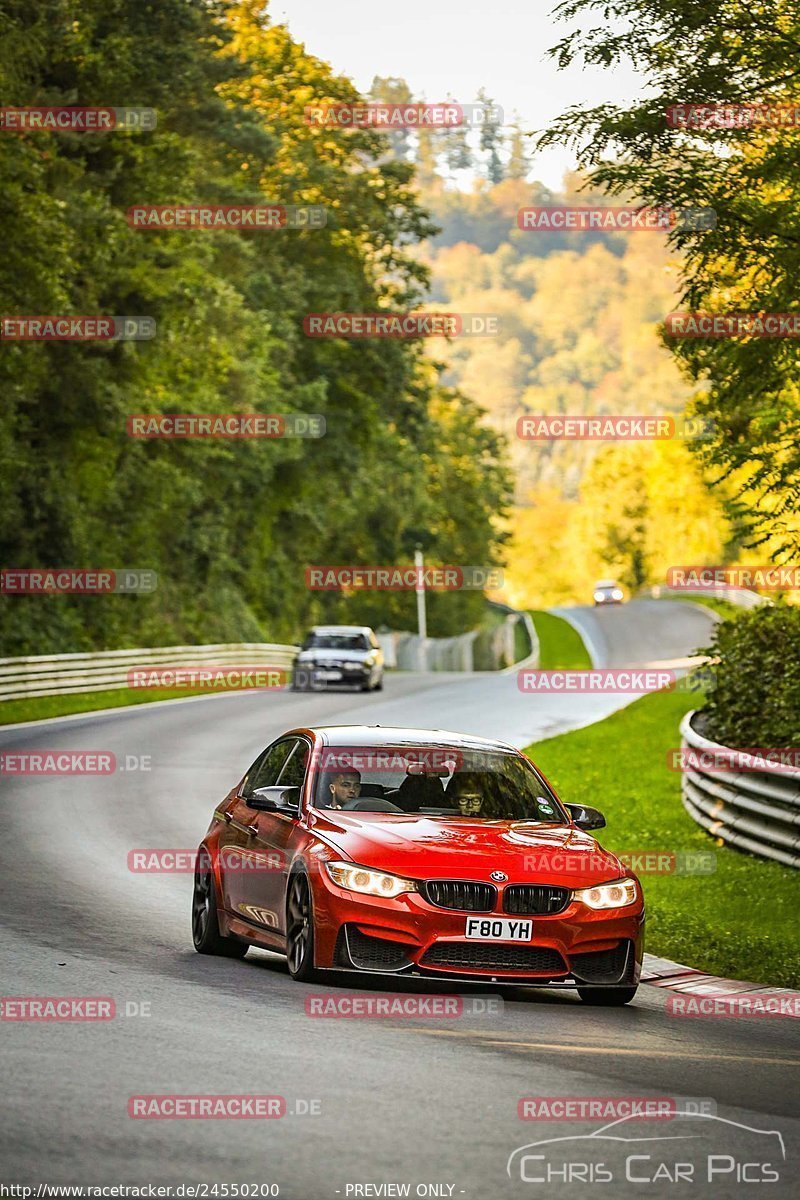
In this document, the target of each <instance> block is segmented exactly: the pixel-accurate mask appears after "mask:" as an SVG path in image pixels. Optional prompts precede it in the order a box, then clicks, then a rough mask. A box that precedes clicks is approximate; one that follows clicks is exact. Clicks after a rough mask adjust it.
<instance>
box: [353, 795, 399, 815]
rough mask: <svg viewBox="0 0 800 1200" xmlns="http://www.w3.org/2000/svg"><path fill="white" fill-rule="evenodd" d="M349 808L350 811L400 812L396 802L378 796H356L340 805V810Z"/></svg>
mask: <svg viewBox="0 0 800 1200" xmlns="http://www.w3.org/2000/svg"><path fill="white" fill-rule="evenodd" d="M347 810H349V811H350V812H398V813H401V812H402V811H403V810H402V808H398V807H397V805H396V804H392V802H391V800H383V799H382V798H381V797H380V796H357V797H356V799H355V800H348V801H347V802H346V803H345V804H343V805H342V809H341V811H342V812H345V811H347Z"/></svg>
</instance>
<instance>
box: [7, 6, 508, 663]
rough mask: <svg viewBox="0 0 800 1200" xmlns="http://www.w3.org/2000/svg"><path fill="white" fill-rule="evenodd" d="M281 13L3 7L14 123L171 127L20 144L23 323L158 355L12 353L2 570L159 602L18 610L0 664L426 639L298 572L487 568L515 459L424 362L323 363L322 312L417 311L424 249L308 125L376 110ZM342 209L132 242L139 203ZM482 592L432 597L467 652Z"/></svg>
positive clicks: (12, 348) (377, 349)
mask: <svg viewBox="0 0 800 1200" xmlns="http://www.w3.org/2000/svg"><path fill="white" fill-rule="evenodd" d="M263 10H264V6H263V5H262V4H260V3H253V2H250V0H248V2H246V3H241V4H215V5H208V4H206V3H201V2H200V0H160V2H159V4H157V5H146V6H141V5H136V4H133V5H132V4H129V3H127V2H126V0H41V2H40V3H38V4H36V5H30V4H27V3H22V2H18V0H12V2H11V3H8V4H4V5H3V7H2V11H0V81H1V82H2V93H3V95H4V96H5V97H6V98H7V100H8V98H10V97H11V98H13V102H14V103H15V104H16V105H98V106H108V105H113V106H121V105H127V106H135V107H140V106H146V107H150V108H154V109H156V110H157V112H158V126H157V129H156V130H155V131H153V132H138V131H134V132H121V131H120V132H110V133H91V132H88V133H77V132H76V133H60V132H59V133H52V132H49V131H25V132H14V133H11V132H8V131H4V132H3V133H2V135H0V173H1V174H2V178H3V180H4V186H3V189H2V195H1V196H0V205H2V224H3V232H4V241H5V255H4V257H3V259H2V262H0V311H2V312H3V313H4V314H14V315H16V314H33V313H38V314H83V315H85V314H95V313H103V314H111V315H148V316H150V317H152V318H154V319H155V321H156V322H157V330H158V332H157V336H156V337H155V338H154V339H153V340H152V341H149V342H127V343H125V342H117V343H104V342H97V341H96V342H61V343H59V342H4V343H3V344H2V345H0V386H1V389H2V397H3V404H2V408H1V409H0V546H2V550H1V551H0V561H2V564H3V565H4V566H6V567H71V568H72V567H75V568H101V567H102V568H149V569H150V570H155V571H156V572H157V575H158V588H157V590H156V591H155V592H154V593H153V594H152V595H148V596H131V595H113V596H96V597H92V596H75V597H71V596H50V597H35V596H32V597H25V596H13V597H12V596H3V597H1V598H0V653H2V654H6V655H8V654H26V653H33V654H35V653H48V652H66V651H79V650H84V649H92V648H115V647H125V646H136V645H169V644H175V643H201V642H226V641H240V640H241V641H272V640H275V641H281V640H285V639H294V638H297V637H298V635H300V634H301V633H302V632H303V630H304V628H305V627H307V625H308V624H310V623H311V622H313V621H323V620H329V621H333V620H358V621H364V622H372V623H374V624H376V625H377V624H379V623H383V622H386V623H388V624H390V625H393V626H395V627H400V628H402V627H409V626H413V623H414V604H415V601H414V596H413V593H411V594H409V593H403V592H392V593H369V592H367V593H359V594H357V595H355V596H353V597H348V596H345V595H343V594H341V593H321V592H310V591H308V590H307V588H306V586H305V566H306V564H314V563H319V564H337V565H338V564H348V563H366V564H369V563H372V564H378V565H383V564H392V563H407V562H411V561H413V552H414V548H415V546H416V545H418V544H420V545H422V546H423V547H424V549H425V552H426V555H427V558H428V561H429V562H431V563H437V562H438V563H463V564H469V565H472V564H492V563H497V562H498V561H499V560H500V558H501V555H502V544H503V540H504V537H505V533H504V531H503V530H502V528H501V519H502V514H503V512H504V509H505V506H506V503H507V500H508V499H509V496H510V478H509V475H508V471H507V467H506V465H505V451H504V447H503V442H502V438H500V437H499V436H498V435H497V434H496V432H495V431H494V430H493V429H492V428H491V427H489V426H488V425H486V424H485V423H484V422H483V421H482V420H481V414H480V412H479V410H478V408H477V407H476V406H475V404H474V402H473V401H472V400H471V399H470V398H468V397H467V396H465V395H464V394H461V393H460V392H458V390H456V389H454V388H453V387H450V386H446V385H445V384H444V383H443V381H442V378H441V371H440V370H438V369H437V368H436V366H435V364H434V363H433V362H432V361H431V360H430V359H429V358H427V357H426V356H425V354H424V353H423V350H422V348H421V346H420V343H419V341H416V342H409V341H396V340H386V339H383V340H375V339H373V340H367V341H345V340H343V339H330V340H325V339H311V338H308V337H306V336H305V335H304V333H303V317H304V316H305V314H306V313H308V312H315V311H316V312H319V311H326V310H333V311H336V310H345V311H356V312H358V311H367V312H369V311H375V310H376V309H380V308H387V309H392V310H399V311H404V310H406V309H409V308H414V307H417V306H418V305H419V302H420V300H421V299H422V298H423V297H424V295H425V289H426V275H427V271H426V269H425V267H424V264H422V263H421V261H420V260H419V258H418V256H416V255H415V253H414V247H415V245H417V244H418V243H419V242H420V241H421V240H423V239H424V238H425V237H427V236H428V235H429V234H430V233H431V232H432V229H433V226H432V225H431V222H430V220H429V218H428V216H427V214H426V212H425V211H424V209H423V207H422V206H421V204H420V202H419V199H418V197H417V195H416V192H415V190H414V187H413V173H414V168H413V165H412V164H404V163H400V162H397V161H394V160H392V159H391V156H390V155H389V154H388V153H387V139H386V137H385V136H384V135H382V134H380V133H378V132H375V131H372V130H358V129H357V130H349V131H338V132H334V133H331V132H330V131H329V130H327V129H325V128H324V127H315V126H310V125H307V124H306V123H305V122H304V120H303V116H304V106H305V105H306V104H307V103H308V102H310V101H312V100H317V101H328V102H334V101H346V102H353V101H356V100H358V99H359V96H358V93H357V92H356V91H355V89H354V87H353V85H352V84H351V83H350V82H349V81H348V80H347V79H344V78H340V77H338V76H336V75H334V74H333V73H332V71H331V69H330V68H329V67H328V65H327V64H325V63H324V62H322V61H320V60H319V59H317V58H315V57H314V56H313V55H310V54H309V53H307V52H306V51H305V49H304V48H303V47H302V46H301V45H299V44H298V43H297V42H296V41H295V40H294V39H293V38H292V36H291V34H290V32H289V31H288V30H287V29H286V28H285V27H281V26H276V25H272V24H270V21H269V17H268V15H265V13H264V11H263ZM198 201H204V202H209V203H217V204H232V203H259V202H261V203H263V202H265V201H272V202H284V203H292V204H315V205H324V206H326V208H327V216H328V220H327V224H326V226H325V227H324V228H323V229H314V230H311V229H300V230H283V231H280V232H278V233H250V234H245V233H238V232H227V231H214V232H213V233H207V232H196V231H180V232H154V231H146V232H145V231H142V230H137V229H132V228H131V227H130V226H129V225H128V223H127V221H126V211H127V209H128V208H129V207H130V206H132V205H134V204H142V203H147V204H167V203H175V202H178V203H191V202H198ZM148 412H154V413H172V412H202V413H228V412H242V413H249V412H260V413H320V414H322V415H323V416H324V417H325V419H326V422H327V435H326V436H325V437H323V438H321V439H319V440H316V441H311V440H300V439H294V440H292V439H285V440H274V441H245V442H230V441H227V442H226V441H219V440H206V441H152V442H147V441H135V440H132V439H131V438H129V437H128V436H127V433H126V417H127V415H128V414H130V413H148ZM483 612H484V601H483V597H482V596H481V594H480V593H479V592H467V591H464V592H458V593H448V594H433V595H431V597H430V603H429V629H430V631H431V633H433V634H448V633H456V632H461V631H462V630H464V629H468V628H470V627H472V626H474V625H475V624H477V623H478V622H479V621H480V619H481V617H482V615H483Z"/></svg>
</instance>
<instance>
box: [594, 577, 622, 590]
mask: <svg viewBox="0 0 800 1200" xmlns="http://www.w3.org/2000/svg"><path fill="white" fill-rule="evenodd" d="M594 586H595V587H596V588H598V587H619V584H618V583H617V581H616V579H598V581H597V583H596V584H595V585H594Z"/></svg>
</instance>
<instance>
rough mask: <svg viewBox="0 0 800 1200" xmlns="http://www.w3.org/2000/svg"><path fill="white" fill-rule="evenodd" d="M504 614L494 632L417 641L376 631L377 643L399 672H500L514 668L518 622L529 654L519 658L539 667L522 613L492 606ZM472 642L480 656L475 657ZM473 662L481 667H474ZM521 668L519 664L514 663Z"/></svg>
mask: <svg viewBox="0 0 800 1200" xmlns="http://www.w3.org/2000/svg"><path fill="white" fill-rule="evenodd" d="M494 607H496V608H500V609H502V611H503V612H505V614H506V617H505V620H504V621H502V622H501V624H499V625H497V626H496V627H495V628H494V629H491V630H485V629H473V630H472V631H471V632H470V633H462V634H459V635H458V636H457V637H449V638H421V637H420V636H419V635H418V634H416V633H405V632H398V631H396V630H392V631H379V632H378V635H377V636H378V641H379V642H380V644H381V649H382V650H383V656H384V660H385V662H386V666H387V667H389V668H397V669H398V670H400V671H475V670H482V669H483V670H491V671H500V670H503V669H504V668H508V667H511V666H514V665H515V658H516V641H515V630H516V626H517V624H518V623H519V622H522V625H523V628H524V630H525V640H526V641H527V642H528V645H529V646H530V653H529V654H528V655H527V656H526V657H525V658H524V659H523V662H524V665H525V666H526V667H536V666H538V665H539V639H538V637H537V634H536V629H535V628H534V625H533V622H532V621H531V618H530V617H529V615H528V614H527V613H525V612H517V611H516V610H515V609H512V608H508V607H507V606H506V605H495V606H494ZM476 642H480V645H479V647H478V649H479V651H480V654H479V655H476ZM476 659H477V660H478V662H479V663H480V664H483V661H484V660H485V664H486V665H485V666H483V665H478V666H477V667H476ZM516 665H517V666H521V665H522V664H521V663H517V664H516Z"/></svg>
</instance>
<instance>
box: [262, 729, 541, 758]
mask: <svg viewBox="0 0 800 1200" xmlns="http://www.w3.org/2000/svg"><path fill="white" fill-rule="evenodd" d="M294 733H311V734H313V735H314V736H315V737H318V738H319V739H320V740H321V741H323V742H324V743H325V745H327V746H347V747H348V748H349V747H353V746H359V747H360V746H378V747H380V746H398V745H409V746H442V745H444V746H462V747H465V748H469V749H474V750H495V751H497V750H502V751H504V752H506V753H509V752H510V753H512V754H518V753H519V751H518V750H517V749H516V748H515V747H514V746H509V745H508V743H507V742H499V741H495V740H494V739H491V738H482V737H477V736H476V735H473V734H469V733H454V732H452V731H451V730H449V729H415V728H409V727H407V726H404V725H398V726H395V725H317V726H314V727H311V728H306V729H304V730H303V729H291V730H289V732H288V733H287V734H286V735H285V736H287V737H289V736H291V735H292V734H294Z"/></svg>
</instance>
